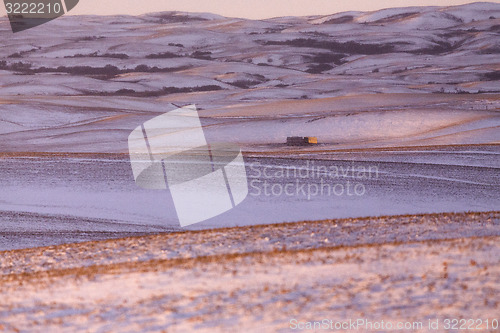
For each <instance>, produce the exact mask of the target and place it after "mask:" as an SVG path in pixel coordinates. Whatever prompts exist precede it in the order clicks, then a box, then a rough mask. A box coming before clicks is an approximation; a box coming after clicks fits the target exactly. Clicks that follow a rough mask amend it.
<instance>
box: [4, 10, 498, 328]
mask: <svg viewBox="0 0 500 333" xmlns="http://www.w3.org/2000/svg"><path fill="white" fill-rule="evenodd" d="M0 46H1V47H0V175H1V177H0V188H1V191H0V299H1V301H0V331H7V332H66V331H72V332H73V331H82V332H85V331H98V332H108V331H109V332H137V331H141V332H148V331H149V332H158V331H162V330H164V331H168V332H186V331H200V332H219V331H220V332H228V331H234V332H288V331H290V330H292V327H291V323H294V322H293V320H296V322H301V323H306V322H312V321H317V320H322V319H325V318H326V319H331V320H338V321H342V320H349V319H353V320H354V319H356V318H366V319H368V320H372V321H380V320H384V321H393V322H398V321H405V322H406V321H408V322H409V321H411V322H418V321H421V322H424V323H426V324H427V322H428V320H429V319H431V320H435V319H439V320H440V323H441V324H440V325H441V326H440V327H439V328H438V330H434V331H433V332H438V331H439V332H444V331H447V330H446V329H445V327H444V326H443V324H444V320H446V319H447V318H449V319H453V318H457V319H461V318H469V317H470V318H471V319H482V320H486V319H489V320H490V321H491V320H493V319H496V320H500V318H498V314H499V302H498V295H499V293H500V290H499V288H500V286H499V284H498V281H500V279H499V276H500V274H499V261H498V258H499V257H500V252H499V247H498V244H499V237H500V231H499V225H500V224H499V223H500V219H499V213H498V211H499V210H500V195H499V188H500V177H499V172H500V113H499V111H500V81H499V80H500V60H499V59H500V57H499V54H500V4H498V3H485V2H482V3H473V4H468V5H463V6H455V7H411V8H392V9H386V10H380V11H376V12H346V13H338V14H334V15H326V16H311V17H286V18H275V19H268V20H259V21H254V20H247V19H240V18H226V17H221V16H217V15H212V14H202V13H179V12H163V13H153V14H148V15H142V16H138V17H132V16H107V17H98V16H81V17H67V16H65V17H62V18H60V19H57V20H54V21H52V22H50V23H47V24H45V25H42V26H40V27H38V28H36V29H31V30H28V31H25V32H22V33H17V34H12V32H11V31H10V26H9V23H8V21H7V19H6V18H4V17H3V18H0ZM191 104H196V105H197V107H198V108H199V115H200V120H201V123H202V125H203V130H204V133H205V136H206V139H207V141H208V143H209V144H211V143H232V144H236V145H238V146H239V147H241V150H242V152H243V156H244V159H245V167H246V173H247V177H248V181H249V185H250V188H249V195H248V197H247V198H246V199H245V201H243V203H241V204H240V205H239V206H237V207H236V208H235V209H233V210H231V211H228V212H226V213H224V214H222V215H220V216H217V217H215V218H212V219H210V220H207V221H204V222H202V223H199V224H196V225H192V226H190V227H188V228H186V229H181V228H180V226H179V221H178V219H177V216H176V213H175V209H174V205H173V202H172V197H171V194H170V193H169V191H168V190H164V191H156V190H144V189H141V188H139V187H138V186H136V184H135V182H134V178H133V175H132V169H131V166H130V161H129V158H128V147H127V138H128V135H129V134H130V132H131V131H132V130H133V129H135V128H136V127H137V126H139V125H141V124H142V123H144V122H145V121H148V120H150V119H152V118H154V117H156V116H158V115H161V114H163V113H165V112H168V111H170V110H173V109H176V108H177V107H178V106H184V105H191ZM289 136H314V137H317V138H318V142H319V144H318V145H315V146H307V147H289V146H286V145H285V142H286V138H287V137H289ZM325 170H327V171H325ZM422 214H424V215H422ZM303 221H311V222H303ZM282 222H290V223H284V224H276V223H282ZM292 331H293V330H292ZM357 331H363V329H358V330H357ZM365 331H366V330H365ZM379 331H380V330H379ZM382 331H384V330H382ZM482 331H484V332H487V331H488V332H489V331H491V329H486V328H485V329H483V330H482Z"/></svg>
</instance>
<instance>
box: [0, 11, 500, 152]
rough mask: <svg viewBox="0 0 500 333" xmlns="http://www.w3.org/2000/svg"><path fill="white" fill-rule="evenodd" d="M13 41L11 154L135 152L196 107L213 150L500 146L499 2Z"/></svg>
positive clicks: (163, 24) (63, 33) (75, 23)
mask: <svg viewBox="0 0 500 333" xmlns="http://www.w3.org/2000/svg"><path fill="white" fill-rule="evenodd" d="M0 40H1V42H0V45H1V47H0V103H3V104H2V106H1V107H0V135H2V139H1V141H0V150H3V151H20V150H21V151H53V150H56V151H60V150H63V151H66V150H68V149H70V150H76V151H89V150H90V151H125V150H126V149H125V148H126V147H124V145H123V142H126V140H125V141H124V140H121V139H124V138H125V135H126V133H127V132H128V131H129V130H130V129H132V128H134V127H135V126H136V125H137V122H138V121H141V120H144V119H147V118H148V117H151V114H150V113H151V112H157V113H160V112H165V111H168V110H169V109H171V108H173V106H172V105H171V104H169V102H171V103H175V104H191V103H197V104H198V106H199V107H200V108H201V109H202V111H201V113H202V115H203V116H205V119H208V118H210V119H211V120H210V119H209V120H207V122H208V123H209V124H213V123H214V122H216V123H217V126H215V127H214V128H217V131H213V133H212V134H213V138H214V139H216V140H223V141H227V140H232V141H236V142H238V143H240V144H242V145H244V146H246V147H251V146H252V149H253V150H255V149H257V148H256V147H255V145H256V144H265V143H279V142H284V141H283V140H284V138H285V137H286V136H287V135H289V134H304V135H307V134H309V133H313V134H314V135H316V136H318V137H319V138H320V140H321V141H322V142H324V143H336V144H341V146H342V147H353V146H356V147H359V146H360V145H361V143H363V144H362V145H364V146H366V145H367V143H369V144H368V146H370V145H371V146H394V145H396V146H397V145H402V144H404V145H413V144H468V143H492V142H500V137H499V134H498V133H499V132H500V131H498V126H499V120H498V116H497V114H498V113H497V112H496V111H498V109H499V102H498V100H499V98H498V96H499V95H498V94H499V93H500V83H499V79H500V56H499V55H500V4H498V3H484V2H483V3H472V4H468V5H462V6H454V7H408V8H392V9H384V10H380V11H376V12H345V13H338V14H334V15H327V16H314V17H285V18H274V19H268V20H259V21H255V20H247V19H239V18H225V17H221V16H218V15H212V14H196V13H181V12H162V13H152V14H147V15H142V16H139V17H131V16H108V17H98V16H81V17H74V16H70V17H63V18H61V19H58V20H55V21H52V22H50V23H48V24H45V25H43V26H40V27H39V28H36V29H31V30H28V31H24V32H22V33H17V34H13V33H12V32H11V31H10V27H9V24H8V21H7V19H6V18H2V19H0ZM430 93H432V94H430ZM380 94H383V96H384V98H383V99H381V98H380V96H379V95H380ZM419 95H421V96H420V97H416V96H419ZM346 98H347V100H346ZM339 105H340V106H341V107H339ZM291 109H294V111H293V112H292V111H290V110H291ZM262 110H266V111H265V112H262ZM398 110H399V111H401V112H399V113H398V114H396V113H384V112H385V111H398ZM359 111H370V112H365V113H360V114H358V112H359ZM353 112H354V113H353ZM376 112H379V113H376ZM291 113H293V114H294V118H290V117H288V118H287V115H290V114H291ZM62 114H65V116H61V115H62ZM339 115H342V117H344V118H339ZM121 116H124V117H125V118H124V117H121ZM228 117H229V118H228ZM266 117H267V118H266ZM275 117H280V118H283V117H285V118H287V119H281V120H279V121H276V120H273V119H271V118H275ZM311 117H312V118H311ZM315 117H316V118H318V117H319V118H318V119H316V118H315ZM264 118H265V119H264ZM103 119H105V120H106V121H105V122H103V121H102V120H103ZM217 119H218V120H217ZM220 119H223V120H224V121H223V122H222V123H220ZM227 119H232V120H231V121H228V120H227ZM252 120H255V121H252ZM311 120H314V121H311ZM262 126H264V127H262ZM110 129H112V130H114V132H113V133H114V135H111V136H110ZM271 129H272V130H271ZM89 131H92V133H93V134H92V135H84V134H81V133H82V132H85V133H91V132H89ZM346 131H347V132H346ZM269 132H271V133H273V134H266V135H263V134H262V133H269ZM471 133H473V134H471ZM207 135H208V136H210V135H211V133H210V131H208V133H207ZM74 137H79V138H80V140H79V141H75V139H74ZM95 138H99V140H97V142H94V141H95ZM118 138H119V139H118ZM122 141H123V142H122ZM117 142H121V143H120V144H117ZM69 147H72V148H69Z"/></svg>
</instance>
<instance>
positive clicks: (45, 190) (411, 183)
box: [0, 145, 500, 250]
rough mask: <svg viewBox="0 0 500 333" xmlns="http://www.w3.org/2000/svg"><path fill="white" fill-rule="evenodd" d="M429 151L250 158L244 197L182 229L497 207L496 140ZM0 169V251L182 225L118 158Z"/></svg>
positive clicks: (165, 199) (26, 161)
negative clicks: (247, 185) (326, 156)
mask: <svg viewBox="0 0 500 333" xmlns="http://www.w3.org/2000/svg"><path fill="white" fill-rule="evenodd" d="M436 149H437V148H435V147H434V148H424V147H421V148H419V150H418V151H415V150H414V149H410V150H398V151H389V152H385V151H383V150H380V151H370V152H367V151H361V152H360V151H357V152H348V153H346V152H338V153H330V154H332V155H333V156H334V157H335V158H338V157H341V158H342V159H330V160H325V159H324V156H321V155H320V157H321V159H310V158H300V157H297V156H292V157H287V156H280V157H274V158H270V157H266V158H262V157H261V158H256V157H248V158H246V160H245V163H246V169H247V177H248V181H249V186H250V189H249V195H248V197H247V198H246V199H245V200H244V201H243V203H242V204H240V205H239V206H237V207H236V208H234V209H232V210H231V211H229V212H226V213H224V214H222V215H220V216H217V217H215V218H212V219H210V220H207V221H204V222H202V223H199V224H196V225H193V226H190V227H188V228H187V229H190V230H197V229H210V228H220V227H233V226H243V225H254V224H268V223H280V222H294V221H303V220H318V219H326V218H345V217H362V216H380V215H397V214H418V213H440V212H450V211H452V212H464V211H491V210H496V209H498V208H499V207H500V198H499V196H498V188H499V186H500V179H499V177H498V170H499V166H500V150H499V149H498V146H495V145H492V146H479V147H478V146H460V147H448V148H439V149H438V150H436ZM346 154H347V155H346ZM307 155H308V156H310V155H311V154H307ZM330 157H331V156H330ZM325 170H327V172H325ZM0 171H1V173H2V174H3V175H4V177H3V178H2V179H1V180H0V186H1V188H2V192H1V193H0V202H1V203H2V221H1V223H0V225H1V227H2V230H0V250H8V249H15V248H24V247H33V246H46V245H52V244H63V243H68V242H74V241H85V240H92V239H105V238H109V237H124V236H128V235H133V234H148V233H157V232H169V231H180V230H181V228H180V226H179V222H178V219H177V215H176V212H175V208H174V205H173V201H172V197H171V195H170V192H168V191H166V190H163V191H154V190H145V189H141V188H139V187H138V186H136V184H135V182H134V180H133V176H132V171H131V168H130V162H129V160H128V158H126V157H123V156H120V155H110V156H109V157H106V156H102V155H85V154H80V155H73V156H72V155H55V154H45V155H42V156H33V155H32V154H31V155H27V156H20V155H13V154H10V155H4V156H0ZM285 189H286V191H285Z"/></svg>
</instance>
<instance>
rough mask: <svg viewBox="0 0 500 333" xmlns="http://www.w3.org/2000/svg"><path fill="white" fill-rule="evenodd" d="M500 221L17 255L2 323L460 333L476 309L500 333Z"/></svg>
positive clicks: (382, 225)
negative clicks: (454, 325)
mask: <svg viewBox="0 0 500 333" xmlns="http://www.w3.org/2000/svg"><path fill="white" fill-rule="evenodd" d="M499 226H500V216H499V214H498V213H468V214H435V215H426V216H411V215H410V216H399V217H384V218H379V219H377V218H368V219H348V220H328V221H320V222H304V223H290V224H284V225H270V226H257V227H246V228H235V229H224V230H209V231H202V232H196V233H193V232H188V233H175V234H163V235H155V236H147V237H145V238H126V239H121V240H111V241H104V242H88V243H83V244H71V245H62V246H52V247H46V248H38V249H27V250H20V251H12V252H5V253H3V254H2V257H1V258H0V294H1V295H2V302H1V303H0V329H2V330H6V331H15V332H17V331H20V332H33V331H35V332H45V331H50V332H65V331H71V332H88V331H112V332H161V331H167V332H228V331H231V332H294V331H297V330H296V329H294V327H295V325H296V324H297V323H298V322H300V323H302V324H301V325H302V326H304V325H306V324H305V323H306V322H322V321H323V320H324V319H325V320H328V321H327V322H328V323H329V322H330V320H332V321H334V322H342V321H349V320H352V321H357V320H358V319H365V320H368V321H370V322H378V323H380V322H381V321H384V322H385V323H389V322H390V323H391V324H392V325H397V323H398V322H403V323H404V322H410V323H422V328H421V329H413V330H410V329H408V330H401V329H400V330H397V331H398V332H404V331H407V332H408V331H420V332H448V331H449V330H447V329H445V324H446V320H447V319H448V320H453V319H458V320H460V319H462V318H466V319H467V320H468V319H474V323H475V325H476V326H475V327H481V328H482V329H481V331H485V332H496V330H494V329H492V328H491V323H492V321H494V320H498V319H499V318H498V308H499V302H498V293H499V292H500V290H499V288H500V285H499V281H500V280H499V279H498V276H499V267H500V266H499V264H500V262H499V258H500V253H499V247H498V237H499V236H500V229H499ZM429 320H431V321H432V322H435V321H436V320H438V321H439V326H438V327H435V328H434V329H433V330H431V329H428V322H429ZM478 320H480V321H478ZM486 320H488V323H489V325H490V326H489V328H487V326H486ZM327 327H329V326H327ZM295 328H296V327H295ZM333 329H334V328H333ZM328 330H330V328H328ZM306 331H311V330H306ZM318 331H319V330H318ZM346 331H350V332H355V331H360V332H367V331H373V330H370V329H368V328H364V327H363V326H360V327H358V328H357V329H350V330H346ZM374 331H377V332H380V331H392V330H389V329H383V330H380V329H378V330H374Z"/></svg>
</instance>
